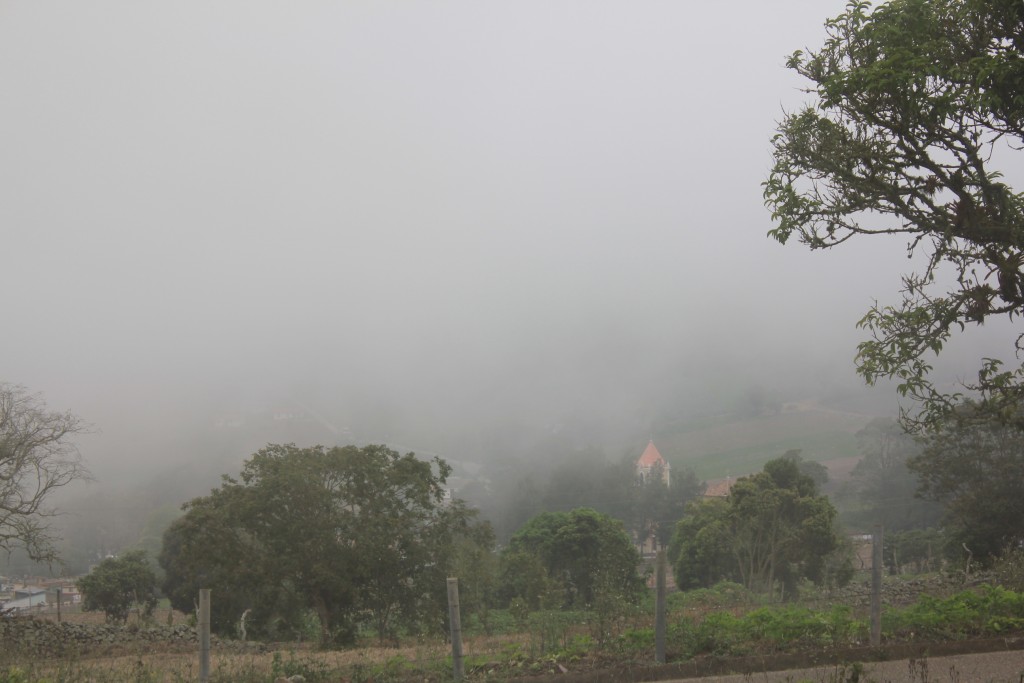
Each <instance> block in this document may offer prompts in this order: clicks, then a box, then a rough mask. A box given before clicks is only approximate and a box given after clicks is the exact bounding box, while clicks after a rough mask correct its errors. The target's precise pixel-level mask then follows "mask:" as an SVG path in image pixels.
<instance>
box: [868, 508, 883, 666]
mask: <svg viewBox="0 0 1024 683" xmlns="http://www.w3.org/2000/svg"><path fill="white" fill-rule="evenodd" d="M882 547H883V546H882V525H881V524H877V525H875V529H874V533H872V534H871V647H878V646H879V645H881V644H882Z"/></svg>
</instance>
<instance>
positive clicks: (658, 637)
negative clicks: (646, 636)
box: [654, 550, 668, 664]
mask: <svg viewBox="0 0 1024 683" xmlns="http://www.w3.org/2000/svg"><path fill="white" fill-rule="evenodd" d="M667 564H668V561H667V560H666V559H665V551H664V550H659V551H658V564H657V569H656V571H655V586H656V588H655V590H656V591H657V592H656V594H655V599H654V659H655V660H656V661H657V662H658V664H664V663H665V629H666V623H665V622H666V619H665V610H666V604H665V593H666V590H665V574H666V565H667Z"/></svg>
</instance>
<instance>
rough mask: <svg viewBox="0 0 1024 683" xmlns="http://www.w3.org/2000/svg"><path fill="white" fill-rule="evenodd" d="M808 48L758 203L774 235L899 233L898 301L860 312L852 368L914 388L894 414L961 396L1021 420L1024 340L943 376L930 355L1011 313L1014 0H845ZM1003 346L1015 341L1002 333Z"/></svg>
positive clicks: (935, 420)
mask: <svg viewBox="0 0 1024 683" xmlns="http://www.w3.org/2000/svg"><path fill="white" fill-rule="evenodd" d="M826 28H827V39H826V40H825V43H824V45H823V46H822V47H821V48H820V49H818V50H811V51H806V52H805V51H798V52H796V53H794V54H793V55H792V56H791V57H790V58H789V61H788V66H789V68H791V69H793V70H795V71H796V72H797V73H798V74H800V75H801V76H803V77H804V78H806V79H807V80H808V81H809V82H810V87H809V88H808V90H807V92H808V93H809V94H810V95H811V96H812V101H811V102H810V103H809V104H808V105H806V106H805V107H803V108H802V109H800V110H798V111H795V112H792V113H789V114H787V115H786V116H785V117H784V119H783V120H782V122H781V124H780V126H779V130H778V133H777V135H775V137H774V138H773V141H772V145H773V148H774V164H773V166H772V169H771V172H770V174H769V176H768V179H767V181H766V182H765V183H764V197H765V202H766V205H767V206H768V207H769V208H770V209H771V211H772V216H773V219H774V220H775V221H776V223H777V225H776V227H775V228H774V229H772V230H771V232H770V235H771V236H772V237H774V238H775V239H777V240H778V241H780V242H782V243H786V242H787V241H789V240H790V239H791V238H793V237H796V238H797V239H799V241H801V242H803V243H804V244H806V245H807V246H809V247H810V248H811V249H828V248H831V247H835V246H838V245H840V244H843V243H844V242H846V241H848V240H851V239H853V238H859V237H861V236H865V235H896V236H902V237H904V238H906V244H907V248H908V250H909V251H910V252H911V253H912V254H913V255H917V256H918V257H919V258H917V259H916V260H913V261H912V263H915V264H920V267H919V268H918V269H917V270H913V271H912V272H908V273H906V274H904V275H903V287H902V297H901V300H900V301H899V302H898V303H896V304H895V305H878V304H876V305H875V306H874V307H873V308H871V309H870V310H869V311H868V312H867V314H866V315H865V316H864V318H863V319H862V320H861V321H860V325H861V327H863V328H864V329H866V330H867V331H868V332H869V334H870V338H869V339H868V340H866V341H864V342H863V343H861V344H860V345H859V348H858V353H857V367H858V371H859V373H860V374H861V375H862V376H863V377H864V378H865V379H866V380H867V381H868V382H869V383H872V382H874V381H875V380H877V379H879V378H892V379H895V380H896V381H897V382H898V388H899V391H900V392H901V393H902V394H903V395H904V396H907V397H909V398H912V399H914V401H915V406H916V407H915V408H913V409H908V410H905V412H904V415H903V418H904V420H903V421H904V424H905V425H906V426H907V427H908V428H910V429H912V430H915V431H928V430H929V428H931V427H935V426H936V425H939V424H941V422H942V421H943V420H944V419H945V418H946V417H947V416H948V415H949V414H950V412H951V411H953V410H955V409H956V406H958V405H959V404H960V403H962V401H963V400H964V399H965V398H968V397H970V398H972V399H973V400H974V401H975V402H976V405H978V406H980V407H981V408H982V409H984V410H985V411H986V412H988V413H989V414H990V415H993V416H995V417H996V418H997V419H999V420H1003V421H1007V420H1011V421H1014V422H1016V424H1017V426H1019V427H1024V418H1022V416H1021V411H1019V410H1018V409H1017V405H1018V404H1019V403H1020V402H1021V399H1022V397H1024V396H1022V395H1024V365H1021V363H1020V362H1019V358H1018V359H1017V360H1014V361H1013V362H1008V361H1007V359H1008V358H1011V359H1012V357H1013V356H1014V355H1015V353H1016V354H1017V355H1018V356H1019V353H1020V352H1021V351H1022V350H1024V336H1019V335H1014V337H1015V340H1014V343H1012V344H1009V345H1008V346H1010V347H1011V348H1008V349H1007V355H1006V356H1004V358H1002V359H996V358H983V359H979V369H978V372H977V379H976V380H974V379H971V380H968V381H965V382H963V385H962V386H959V387H957V388H955V389H949V388H948V387H942V386H941V385H939V384H938V383H936V381H935V380H934V377H933V373H932V363H933V362H934V356H935V355H937V354H938V353H939V352H940V351H941V350H942V349H943V346H944V345H946V343H947V342H948V341H949V340H950V339H951V338H952V336H953V335H954V334H956V333H958V332H961V331H963V330H965V329H966V328H968V327H971V326H974V325H980V324H982V323H984V322H986V321H989V320H991V319H995V318H1004V319H1005V318H1008V319H1010V320H1013V321H1016V320H1017V318H1018V317H1019V316H1020V315H1021V313H1022V312H1024V274H1022V264H1024V196H1022V194H1021V193H1020V192H1017V191H1015V190H1014V189H1013V188H1012V187H1011V185H1010V183H1009V182H1008V177H1007V174H1008V173H1009V171H1010V169H1012V168H1013V167H1014V164H1018V166H1017V168H1018V169H1019V167H1020V166H1019V163H1020V161H1021V158H1020V156H1019V150H1020V149H1021V147H1022V145H1024V3H1021V2H1020V0H891V1H890V2H887V3H884V4H882V5H879V6H878V7H874V8H873V7H872V6H871V4H870V3H868V2H863V1H861V0H853V1H852V2H850V3H849V4H848V5H847V8H846V11H845V12H844V13H843V14H841V15H839V16H838V17H836V18H834V19H832V20H830V21H828V22H827V23H826ZM1013 346H1015V348H1012V347H1013Z"/></svg>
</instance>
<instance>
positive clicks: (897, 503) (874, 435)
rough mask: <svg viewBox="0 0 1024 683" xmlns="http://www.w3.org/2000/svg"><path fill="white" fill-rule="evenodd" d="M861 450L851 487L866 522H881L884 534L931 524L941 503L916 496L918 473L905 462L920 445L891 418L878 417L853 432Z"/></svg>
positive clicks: (938, 513) (939, 512)
mask: <svg viewBox="0 0 1024 683" xmlns="http://www.w3.org/2000/svg"><path fill="white" fill-rule="evenodd" d="M856 437H857V443H858V446H859V449H860V452H861V454H862V457H861V459H860V460H859V461H858V462H857V465H856V466H855V467H854V468H853V472H852V475H853V482H854V489H855V491H856V494H857V498H858V503H859V504H860V507H861V512H860V514H858V515H856V516H855V519H858V520H861V521H862V524H863V525H864V526H865V527H866V526H870V525H874V524H881V525H882V526H883V527H884V528H885V531H886V534H885V538H886V540H887V541H888V540H889V539H890V538H892V533H890V532H900V531H909V530H912V529H923V528H926V527H930V526H934V525H935V524H937V523H938V521H939V519H940V517H941V516H942V507H941V506H940V505H938V504H936V503H934V502H931V501H926V500H924V499H923V498H920V497H918V496H917V491H918V488H919V486H920V482H919V479H918V476H917V474H916V473H915V472H913V471H911V470H910V468H909V467H908V466H907V463H908V462H909V461H910V459H911V458H913V457H914V456H916V455H917V454H918V453H920V451H921V447H920V445H919V444H918V443H917V441H915V439H914V438H913V437H912V436H911V435H910V434H907V433H906V432H905V431H904V430H903V428H902V427H901V426H900V425H899V424H898V423H897V422H896V421H894V420H889V419H884V418H878V419H875V420H872V421H871V422H870V423H868V425H867V426H866V427H864V428H863V429H861V430H860V431H859V432H857V435H856Z"/></svg>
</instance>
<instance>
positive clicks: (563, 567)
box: [502, 508, 644, 608]
mask: <svg viewBox="0 0 1024 683" xmlns="http://www.w3.org/2000/svg"><path fill="white" fill-rule="evenodd" d="M502 563H503V567H504V568H505V571H504V572H503V576H504V577H505V579H506V580H509V579H514V580H515V584H513V587H514V588H515V589H517V591H516V592H513V594H511V595H510V591H508V590H507V588H506V591H505V593H504V594H505V597H511V598H515V597H518V598H521V599H523V600H525V601H526V602H527V604H530V605H531V606H537V605H538V604H539V603H540V601H541V598H542V597H543V596H541V595H538V594H536V593H533V594H524V592H525V590H524V589H530V588H532V589H533V590H542V589H544V590H550V588H551V585H550V584H549V583H546V581H550V582H553V583H554V587H555V588H556V590H558V591H560V592H561V594H562V597H563V604H562V606H563V607H566V608H569V607H577V608H585V607H587V606H590V605H592V604H594V601H595V598H596V597H597V592H598V587H599V586H600V589H601V590H604V591H611V592H614V593H615V594H616V595H619V596H622V597H624V598H626V599H628V600H636V599H638V598H639V596H640V594H641V592H642V591H643V586H644V584H643V580H642V578H641V577H640V573H639V566H640V555H639V554H638V553H637V551H636V548H634V547H633V543H632V541H630V539H629V536H628V535H627V534H626V532H625V530H624V529H623V527H622V523H621V522H619V521H617V520H614V519H612V518H611V517H609V516H607V515H603V514H601V513H599V512H597V511H595V510H592V509H590V508H577V509H575V510H572V511H570V512H543V513H541V514H539V515H537V516H536V517H534V518H532V519H531V520H530V521H528V522H527V523H526V524H525V525H523V527H522V528H521V529H519V531H517V532H516V533H515V534H514V535H513V536H512V540H511V541H510V542H509V545H508V548H507V549H506V550H505V552H504V553H503V555H502ZM509 568H514V569H515V571H508V569H509ZM538 568H539V569H541V570H542V571H540V572H538V571H537V569H538ZM524 577H529V579H528V580H524ZM506 586H507V584H506Z"/></svg>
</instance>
